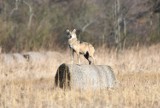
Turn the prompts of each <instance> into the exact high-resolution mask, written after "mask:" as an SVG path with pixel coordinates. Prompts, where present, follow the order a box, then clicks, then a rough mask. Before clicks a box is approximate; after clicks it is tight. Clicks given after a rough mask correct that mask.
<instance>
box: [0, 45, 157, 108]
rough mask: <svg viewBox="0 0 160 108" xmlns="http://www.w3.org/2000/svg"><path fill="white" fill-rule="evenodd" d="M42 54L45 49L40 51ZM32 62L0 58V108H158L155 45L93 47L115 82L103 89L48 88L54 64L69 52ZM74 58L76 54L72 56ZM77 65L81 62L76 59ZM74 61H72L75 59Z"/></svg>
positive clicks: (83, 61)
mask: <svg viewBox="0 0 160 108" xmlns="http://www.w3.org/2000/svg"><path fill="white" fill-rule="evenodd" d="M41 53H46V51H41ZM47 54H48V56H47V57H45V56H42V55H40V56H39V58H38V57H37V58H35V59H34V60H32V61H25V60H21V61H20V60H15V59H14V60H12V59H10V60H9V62H7V60H8V59H5V60H4V57H7V56H6V54H1V62H0V108H54V107H55V108H62V107H65V108H93V107H94V108H106V107H107V108H108V107H109V108H117V107H118V108H137V107H140V108H141V107H143V108H158V107H160V45H159V44H157V45H152V46H146V47H139V46H137V47H133V48H130V49H126V50H124V51H121V52H120V53H119V54H118V55H117V54H116V52H115V50H108V49H104V48H98V49H97V50H96V54H95V58H96V64H97V65H98V64H104V65H110V66H111V67H112V68H113V70H114V72H115V75H116V78H117V81H118V86H116V87H115V88H113V89H106V90H86V91H82V90H77V91H76V90H71V91H69V90H67V91H63V90H61V89H57V88H54V75H55V73H56V69H57V68H58V66H59V65H60V64H62V63H64V62H67V63H70V54H69V51H68V50H66V51H60V53H59V52H53V51H52V52H48V53H47ZM75 58H76V56H75ZM81 60H82V63H84V64H87V61H86V60H83V57H81ZM75 62H77V60H75Z"/></svg>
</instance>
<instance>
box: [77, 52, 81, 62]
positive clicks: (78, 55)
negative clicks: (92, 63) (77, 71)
mask: <svg viewBox="0 0 160 108" xmlns="http://www.w3.org/2000/svg"><path fill="white" fill-rule="evenodd" d="M76 54H77V58H78V64H80V63H81V61H80V54H79V52H76Z"/></svg>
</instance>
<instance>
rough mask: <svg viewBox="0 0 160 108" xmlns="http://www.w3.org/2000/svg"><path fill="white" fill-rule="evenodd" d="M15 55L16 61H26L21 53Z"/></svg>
mask: <svg viewBox="0 0 160 108" xmlns="http://www.w3.org/2000/svg"><path fill="white" fill-rule="evenodd" d="M13 57H14V59H15V61H16V63H26V59H25V58H24V57H23V55H22V54H20V53H14V54H13Z"/></svg>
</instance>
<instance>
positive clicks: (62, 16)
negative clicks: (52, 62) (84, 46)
mask: <svg viewBox="0 0 160 108" xmlns="http://www.w3.org/2000/svg"><path fill="white" fill-rule="evenodd" d="M67 28H69V29H73V28H76V29H77V30H78V32H77V33H78V38H79V39H80V40H81V41H87V42H90V43H92V44H93V45H94V46H95V47H101V46H105V47H109V48H113V47H114V48H118V49H123V48H128V47H131V46H134V45H142V44H145V45H150V44H154V43H157V42H159V41H160V0H0V46H2V47H3V50H4V52H15V51H16V52H17V51H18V52H20V51H24V50H26V51H28V50H39V49H46V50H48V49H53V50H56V49H57V48H64V49H65V48H66V47H67V38H66V35H65V30H66V29H67Z"/></svg>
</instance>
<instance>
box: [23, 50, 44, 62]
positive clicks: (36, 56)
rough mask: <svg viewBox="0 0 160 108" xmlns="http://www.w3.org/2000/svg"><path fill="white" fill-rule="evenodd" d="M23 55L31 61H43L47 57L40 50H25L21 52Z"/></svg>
mask: <svg viewBox="0 0 160 108" xmlns="http://www.w3.org/2000/svg"><path fill="white" fill-rule="evenodd" d="M23 57H24V58H25V59H26V60H27V61H30V62H32V63H44V62H45V61H46V59H47V56H46V55H45V54H44V53H41V52H27V53H23Z"/></svg>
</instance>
